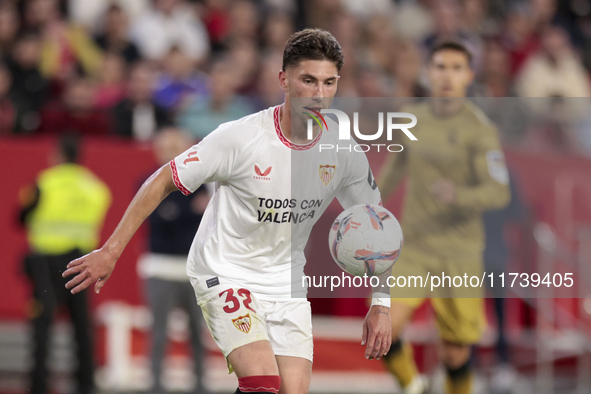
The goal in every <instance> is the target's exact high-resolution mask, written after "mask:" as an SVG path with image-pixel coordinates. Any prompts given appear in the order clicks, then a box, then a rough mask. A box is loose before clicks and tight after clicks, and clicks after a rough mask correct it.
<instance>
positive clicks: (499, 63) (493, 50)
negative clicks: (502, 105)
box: [474, 40, 517, 97]
mask: <svg viewBox="0 0 591 394" xmlns="http://www.w3.org/2000/svg"><path fill="white" fill-rule="evenodd" d="M510 67H511V62H510V57H509V52H508V51H507V49H506V48H505V47H504V46H503V45H501V44H500V43H498V42H496V41H493V40H491V41H489V42H488V43H487V44H486V50H485V51H484V62H483V68H482V71H481V74H480V75H479V76H478V78H477V82H476V84H475V88H474V90H475V96H485V97H514V96H516V95H517V94H516V92H515V90H514V89H513V86H512V85H511V82H512V81H511V68H510Z"/></svg>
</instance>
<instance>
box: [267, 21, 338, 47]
mask: <svg viewBox="0 0 591 394" xmlns="http://www.w3.org/2000/svg"><path fill="white" fill-rule="evenodd" d="M264 31H265V33H264V34H263V39H264V41H265V49H266V50H267V51H269V52H283V48H285V43H286V42H287V39H288V38H289V36H290V35H291V34H292V33H293V32H294V31H295V27H294V25H293V20H292V18H291V17H290V16H289V15H288V14H286V13H285V12H281V11H275V12H273V13H271V15H269V17H268V18H267V20H266V22H265V26H264ZM339 42H340V43H341V46H342V45H343V43H342V41H340V40H339Z"/></svg>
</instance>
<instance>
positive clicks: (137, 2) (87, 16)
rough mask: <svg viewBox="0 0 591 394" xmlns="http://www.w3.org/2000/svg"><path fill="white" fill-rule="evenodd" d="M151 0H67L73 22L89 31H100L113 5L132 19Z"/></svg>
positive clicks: (140, 12)
mask: <svg viewBox="0 0 591 394" xmlns="http://www.w3.org/2000/svg"><path fill="white" fill-rule="evenodd" d="M150 1H151V0H109V1H105V0H67V2H68V12H69V15H70V19H71V20H72V22H74V23H76V24H78V25H81V26H84V28H85V29H86V30H88V31H92V32H97V31H100V30H101V29H100V26H101V25H103V24H104V23H105V21H104V20H103V17H104V16H105V14H108V12H109V10H110V9H111V8H113V7H117V8H121V10H122V12H123V13H125V14H126V15H129V17H130V18H131V19H132V20H135V18H137V17H138V16H139V15H141V14H142V13H143V12H145V11H146V10H147V9H148V8H149V7H150Z"/></svg>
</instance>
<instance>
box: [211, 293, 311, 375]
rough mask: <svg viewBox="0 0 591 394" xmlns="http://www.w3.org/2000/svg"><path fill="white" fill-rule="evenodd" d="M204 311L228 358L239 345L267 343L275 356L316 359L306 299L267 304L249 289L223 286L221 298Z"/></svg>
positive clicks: (216, 339)
mask: <svg viewBox="0 0 591 394" xmlns="http://www.w3.org/2000/svg"><path fill="white" fill-rule="evenodd" d="M201 310H202V311H203V317H204V318H205V322H206V323H207V326H208V327H209V331H210V332H211V335H212V337H213V339H214V341H215V343H216V344H217V345H218V347H219V348H220V350H221V351H222V353H223V355H224V357H226V358H227V357H228V355H229V354H230V353H231V352H232V351H233V350H234V349H236V348H239V347H240V346H244V345H247V344H249V343H252V342H256V341H261V340H267V341H270V342H271V346H272V348H273V352H274V353H275V355H276V356H292V357H301V358H305V359H307V360H310V361H312V359H313V354H314V344H313V341H312V310H311V308H310V302H308V300H306V299H304V298H301V299H290V300H286V301H264V300H259V299H257V296H256V294H253V293H251V292H250V291H248V290H247V289H243V288H239V287H227V288H225V289H224V288H223V287H220V290H219V293H218V296H217V297H214V298H213V299H211V300H209V301H208V302H206V303H204V304H202V305H201ZM228 368H229V370H230V372H231V371H232V369H231V367H230V366H228Z"/></svg>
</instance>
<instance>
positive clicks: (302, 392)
mask: <svg viewBox="0 0 591 394" xmlns="http://www.w3.org/2000/svg"><path fill="white" fill-rule="evenodd" d="M276 359H277V365H278V366H279V375H280V376H281V389H280V390H279V394H307V393H308V390H309V388H310V380H311V378H312V362H311V361H310V360H308V359H305V358H302V357H291V356H277V357H276Z"/></svg>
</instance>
